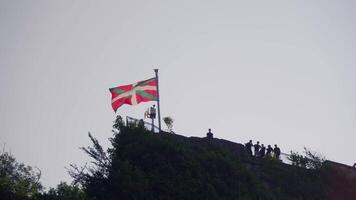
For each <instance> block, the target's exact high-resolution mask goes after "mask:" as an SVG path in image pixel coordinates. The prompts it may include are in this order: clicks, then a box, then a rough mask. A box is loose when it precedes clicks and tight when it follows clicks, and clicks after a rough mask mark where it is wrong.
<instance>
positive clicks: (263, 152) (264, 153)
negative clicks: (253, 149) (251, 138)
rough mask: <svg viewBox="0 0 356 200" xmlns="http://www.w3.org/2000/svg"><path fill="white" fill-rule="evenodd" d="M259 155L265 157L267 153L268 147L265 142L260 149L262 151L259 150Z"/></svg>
mask: <svg viewBox="0 0 356 200" xmlns="http://www.w3.org/2000/svg"><path fill="white" fill-rule="evenodd" d="M258 155H259V156H260V157H261V158H263V157H265V155H266V147H265V146H264V145H263V144H262V145H261V149H260V151H259V152H258Z"/></svg>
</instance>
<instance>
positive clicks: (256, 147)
mask: <svg viewBox="0 0 356 200" xmlns="http://www.w3.org/2000/svg"><path fill="white" fill-rule="evenodd" d="M253 147H254V148H255V156H258V152H259V150H260V148H261V146H260V142H259V141H257V143H256V144H255V145H253Z"/></svg>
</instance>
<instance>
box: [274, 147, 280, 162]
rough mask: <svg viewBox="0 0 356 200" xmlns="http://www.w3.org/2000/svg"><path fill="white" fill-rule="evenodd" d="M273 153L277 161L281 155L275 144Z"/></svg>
mask: <svg viewBox="0 0 356 200" xmlns="http://www.w3.org/2000/svg"><path fill="white" fill-rule="evenodd" d="M273 151H274V157H275V158H277V159H278V160H279V156H280V155H281V149H280V148H279V147H278V146H277V145H276V144H275V145H274V149H273Z"/></svg>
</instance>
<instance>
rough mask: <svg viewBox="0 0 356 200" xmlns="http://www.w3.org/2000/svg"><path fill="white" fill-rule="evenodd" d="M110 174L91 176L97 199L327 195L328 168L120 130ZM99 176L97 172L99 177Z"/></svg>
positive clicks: (89, 188) (203, 141) (217, 143)
mask: <svg viewBox="0 0 356 200" xmlns="http://www.w3.org/2000/svg"><path fill="white" fill-rule="evenodd" d="M112 143H113V148H112V149H111V150H110V155H111V156H110V159H111V164H110V166H109V167H108V171H107V173H106V174H107V176H106V175H105V173H104V172H103V171H105V170H104V169H101V170H100V172H101V173H102V174H100V173H97V174H95V173H94V175H91V176H90V175H89V176H87V179H86V180H85V181H84V182H83V186H84V188H85V190H86V193H87V194H88V196H89V197H95V198H96V199H115V198H120V199H325V192H326V188H327V186H328V185H327V184H326V183H327V176H326V175H325V174H326V170H324V169H320V170H310V169H305V168H300V167H296V166H291V165H287V164H284V163H282V162H279V161H276V160H270V159H264V158H251V157H249V156H248V155H247V154H246V152H245V150H244V146H243V145H242V144H238V143H234V142H230V141H227V140H222V139H208V138H197V137H184V136H181V135H175V134H169V133H165V132H162V133H159V134H157V133H152V132H150V131H148V130H146V129H144V128H138V127H126V126H123V127H121V128H120V133H118V134H116V135H115V137H114V138H112ZM98 174H99V175H98Z"/></svg>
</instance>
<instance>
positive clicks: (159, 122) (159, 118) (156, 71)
mask: <svg viewBox="0 0 356 200" xmlns="http://www.w3.org/2000/svg"><path fill="white" fill-rule="evenodd" d="M154 70H155V74H156V80H157V111H158V129H159V132H161V108H160V106H159V87H158V85H159V84H158V69H154Z"/></svg>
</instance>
